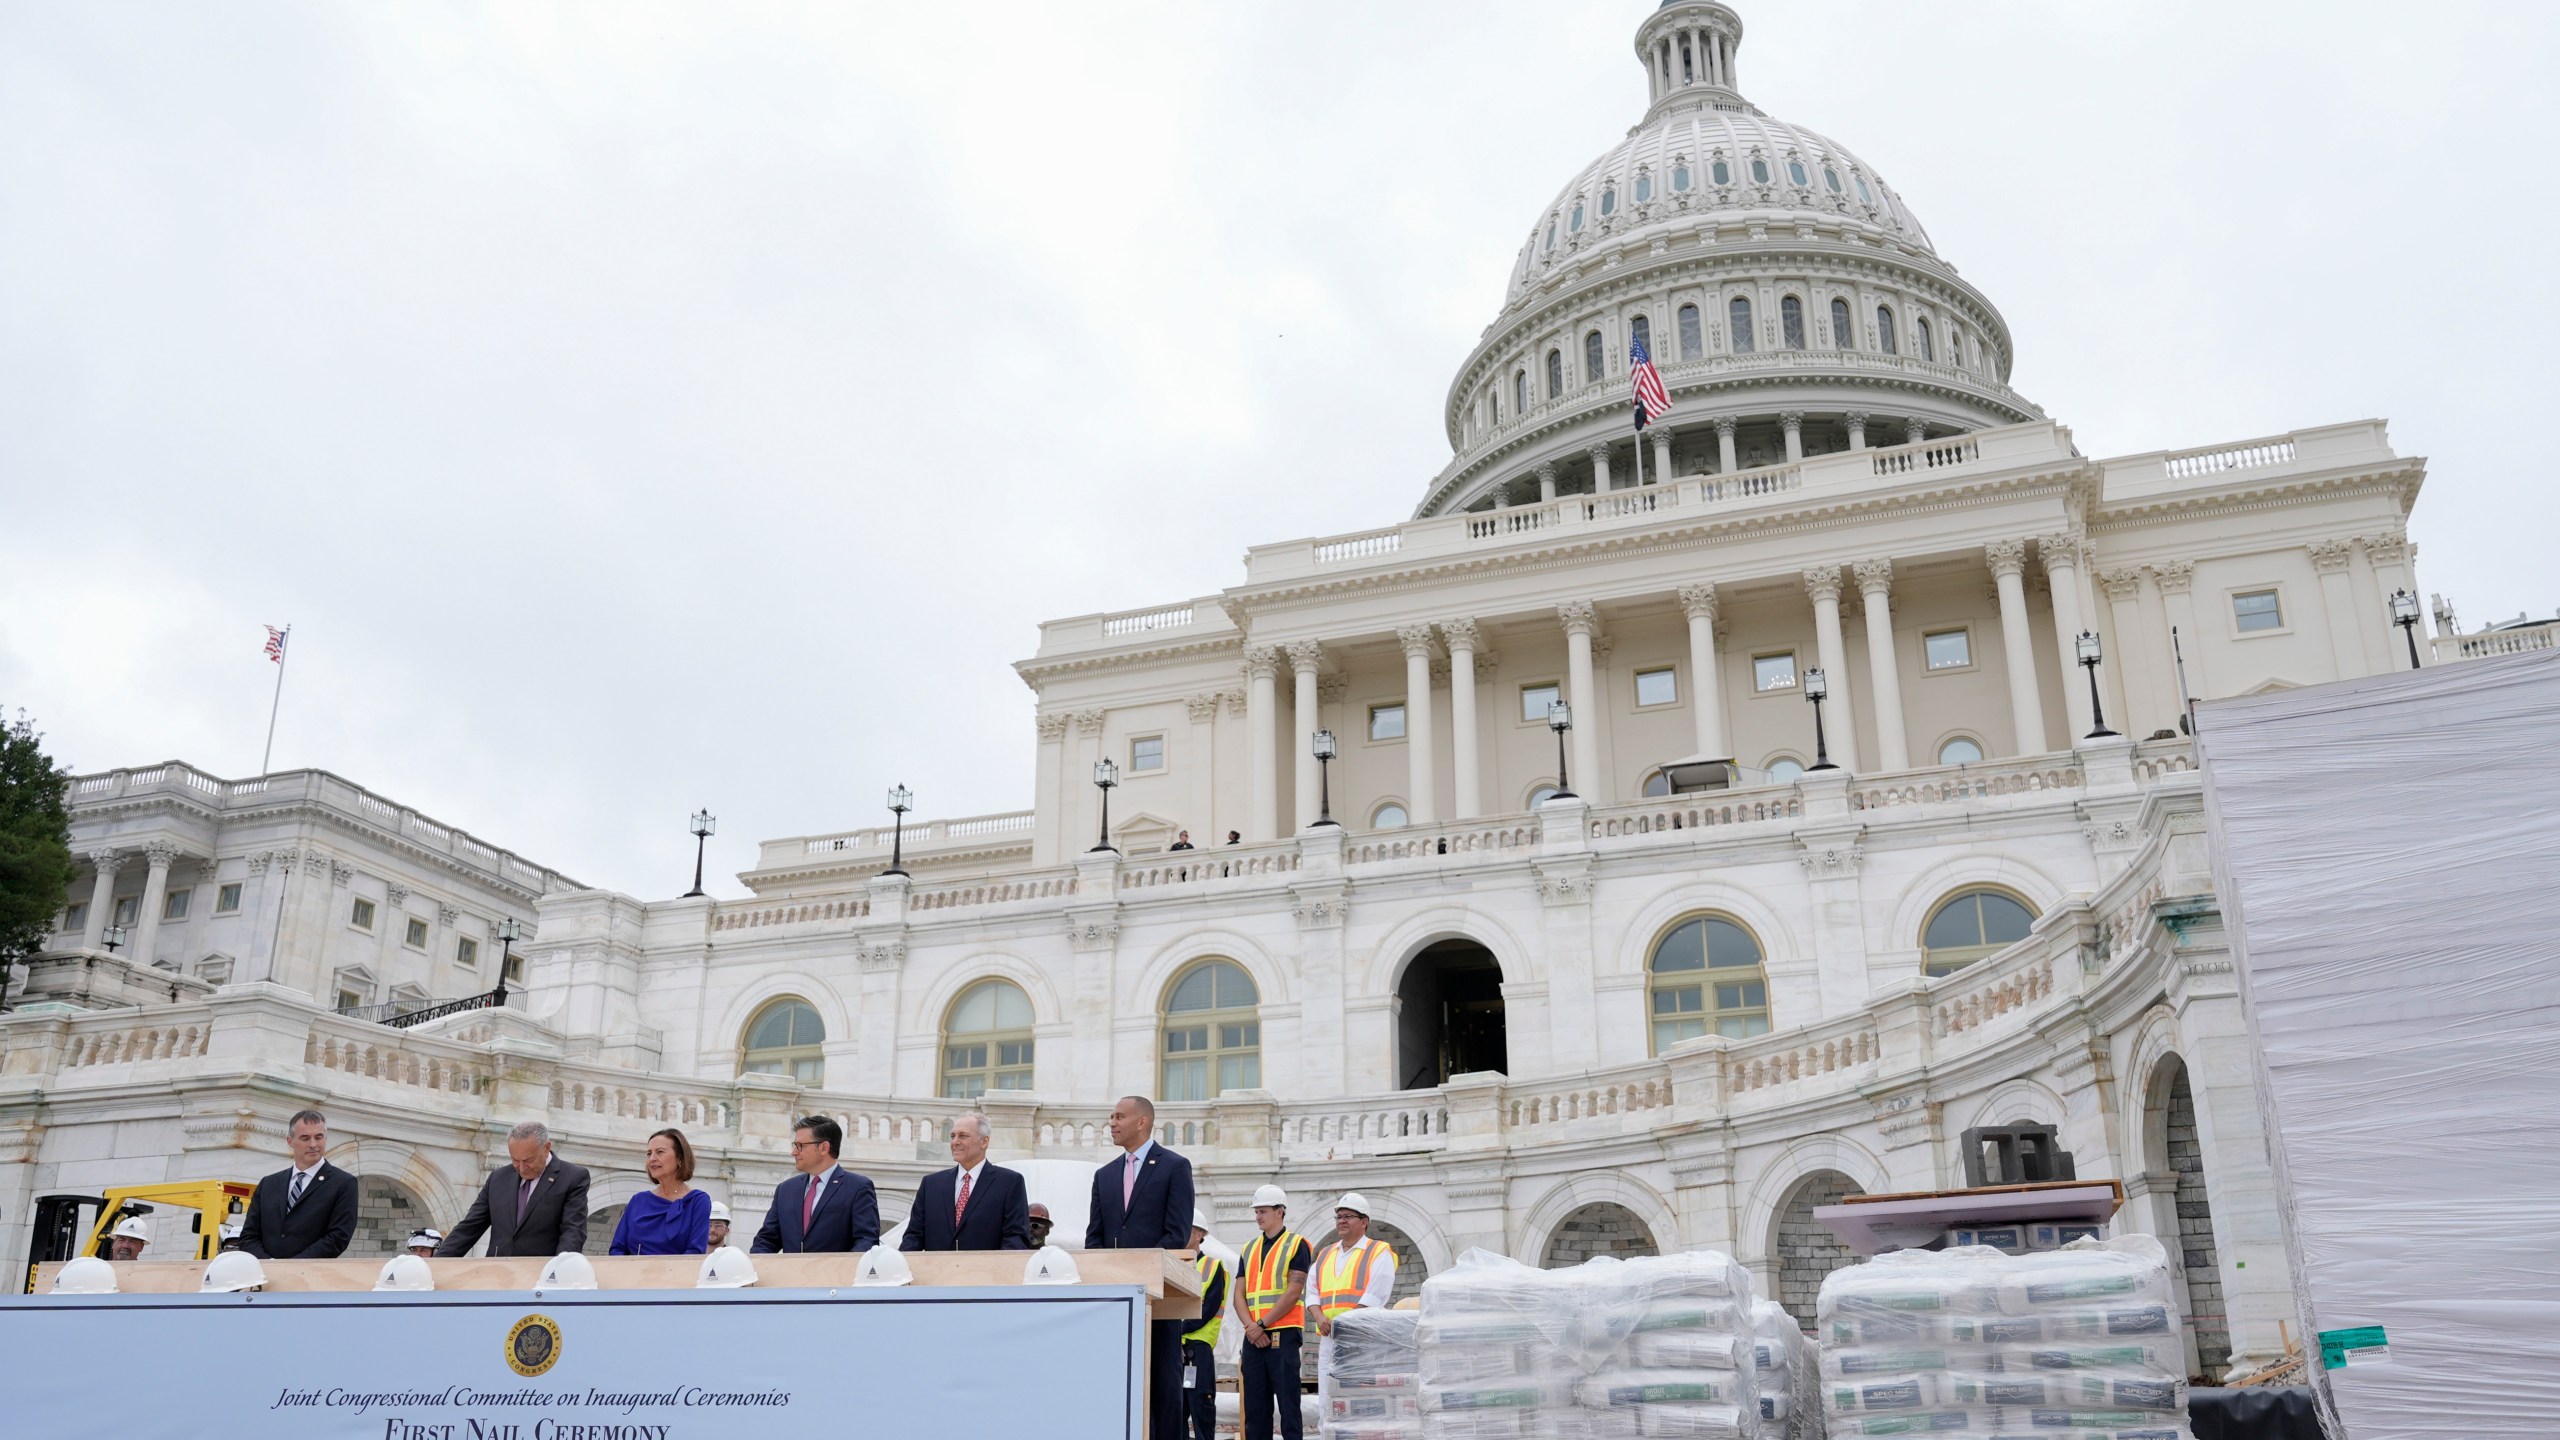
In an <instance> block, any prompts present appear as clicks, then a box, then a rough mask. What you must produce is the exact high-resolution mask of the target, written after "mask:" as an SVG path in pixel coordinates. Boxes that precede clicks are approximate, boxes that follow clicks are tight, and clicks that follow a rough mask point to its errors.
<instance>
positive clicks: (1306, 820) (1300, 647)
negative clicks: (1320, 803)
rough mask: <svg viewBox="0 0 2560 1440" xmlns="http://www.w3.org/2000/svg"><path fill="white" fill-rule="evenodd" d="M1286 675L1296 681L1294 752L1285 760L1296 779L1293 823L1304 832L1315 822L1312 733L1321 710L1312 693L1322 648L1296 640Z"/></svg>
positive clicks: (1317, 726)
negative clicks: (1295, 743) (1295, 802)
mask: <svg viewBox="0 0 2560 1440" xmlns="http://www.w3.org/2000/svg"><path fill="white" fill-rule="evenodd" d="M1288 655H1289V674H1290V675H1291V677H1292V678H1293V679H1295V681H1296V682H1297V717H1298V718H1297V723H1296V724H1295V725H1293V726H1291V727H1290V733H1291V734H1292V735H1294V736H1295V737H1296V738H1297V742H1298V750H1297V753H1296V754H1294V755H1291V756H1290V757H1289V765H1290V773H1291V774H1294V775H1296V776H1297V777H1298V791H1297V801H1298V806H1297V824H1296V826H1295V828H1296V829H1300V830H1304V829H1306V828H1307V827H1308V826H1310V825H1313V824H1314V823H1316V780H1317V776H1316V761H1315V745H1316V732H1317V731H1318V730H1321V729H1323V728H1324V711H1323V710H1322V709H1321V708H1320V704H1319V699H1318V696H1317V694H1316V671H1317V669H1318V668H1319V667H1321V666H1322V665H1323V664H1324V646H1323V645H1322V644H1320V643H1318V642H1316V641H1313V640H1300V641H1298V642H1297V643H1295V644H1293V645H1291V646H1289V647H1288Z"/></svg>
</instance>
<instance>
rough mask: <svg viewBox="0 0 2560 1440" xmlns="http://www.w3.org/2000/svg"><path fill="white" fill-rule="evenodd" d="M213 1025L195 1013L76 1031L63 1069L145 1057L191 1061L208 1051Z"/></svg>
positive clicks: (117, 1063)
mask: <svg viewBox="0 0 2560 1440" xmlns="http://www.w3.org/2000/svg"><path fill="white" fill-rule="evenodd" d="M212 1038H213V1027H212V1025H211V1024H210V1023H208V1022H207V1021H206V1020H205V1019H203V1018H200V1017H194V1016H181V1017H175V1018H171V1017H168V1016H154V1017H153V1018H152V1020H151V1021H150V1022H149V1023H145V1024H134V1023H130V1020H129V1019H128V1023H125V1024H122V1025H116V1026H114V1027H113V1028H107V1029H98V1030H91V1031H87V1032H84V1033H79V1034H74V1035H73V1036H72V1037H71V1041H70V1043H69V1045H67V1046H66V1047H65V1048H64V1050H63V1053H62V1068H63V1069H65V1070H78V1069H85V1068H87V1067H88V1066H91V1065H122V1064H127V1063H130V1062H135V1061H143V1060H190V1059H194V1058H196V1057H198V1056H201V1055H203V1054H204V1053H205V1047H206V1046H207V1044H209V1043H210V1042H211V1041H212Z"/></svg>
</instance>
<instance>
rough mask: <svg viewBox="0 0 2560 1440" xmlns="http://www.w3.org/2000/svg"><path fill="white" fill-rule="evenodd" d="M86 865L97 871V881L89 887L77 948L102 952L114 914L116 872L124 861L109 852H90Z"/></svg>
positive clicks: (122, 865)
mask: <svg viewBox="0 0 2560 1440" xmlns="http://www.w3.org/2000/svg"><path fill="white" fill-rule="evenodd" d="M89 863H90V864H91V865H93V866H95V867H96V868H97V872H98V874H97V879H96V880H94V881H92V882H91V884H90V886H89V923H88V924H86V925H84V926H82V927H81V928H80V948H81V949H83V950H101V949H104V948H106V943H107V922H108V921H109V920H111V919H113V918H114V917H115V913H116V872H117V871H118V870H121V869H123V868H124V857H123V856H121V855H119V854H117V853H116V852H115V851H113V850H92V851H90V852H89Z"/></svg>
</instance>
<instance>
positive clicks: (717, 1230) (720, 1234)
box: [711, 1200, 729, 1250]
mask: <svg viewBox="0 0 2560 1440" xmlns="http://www.w3.org/2000/svg"><path fill="white" fill-rule="evenodd" d="M728 1243H729V1207H728V1206H727V1205H725V1204H723V1203H721V1202H720V1201H717V1200H714V1201H712V1202H711V1248H712V1249H714V1250H717V1249H719V1248H720V1247H721V1246H723V1245H726V1244H728Z"/></svg>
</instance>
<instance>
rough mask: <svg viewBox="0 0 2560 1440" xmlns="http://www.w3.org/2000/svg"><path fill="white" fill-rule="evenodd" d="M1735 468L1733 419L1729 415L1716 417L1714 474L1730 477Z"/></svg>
mask: <svg viewBox="0 0 2560 1440" xmlns="http://www.w3.org/2000/svg"><path fill="white" fill-rule="evenodd" d="M1735 468H1736V467H1735V465H1734V461H1733V417H1732V416H1730V415H1719V416H1717V417H1716V473H1717V474H1719V475H1730V474H1732V473H1733V472H1734V469H1735Z"/></svg>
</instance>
